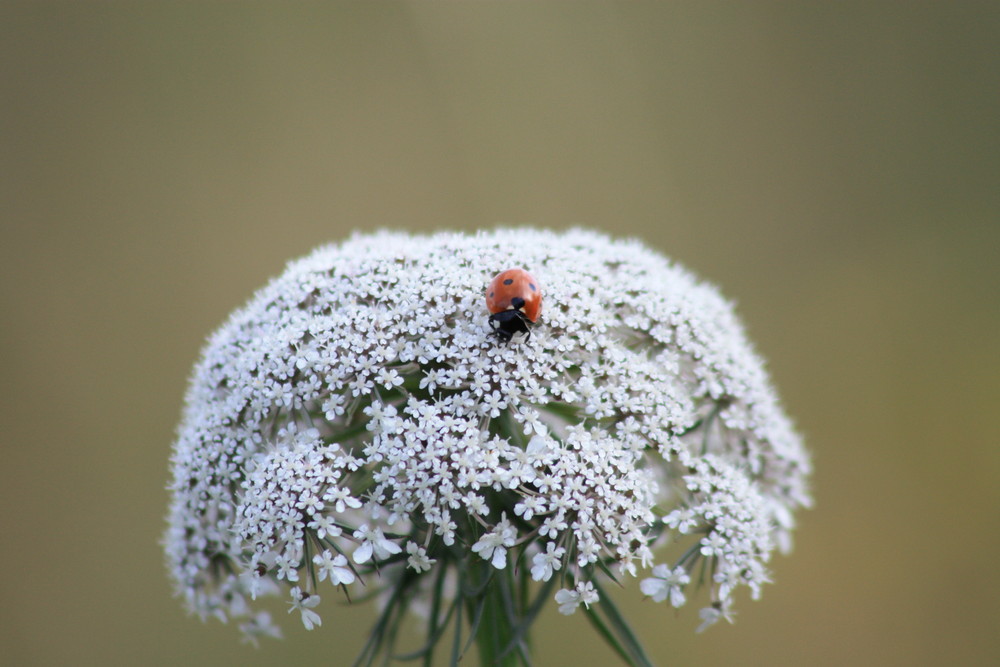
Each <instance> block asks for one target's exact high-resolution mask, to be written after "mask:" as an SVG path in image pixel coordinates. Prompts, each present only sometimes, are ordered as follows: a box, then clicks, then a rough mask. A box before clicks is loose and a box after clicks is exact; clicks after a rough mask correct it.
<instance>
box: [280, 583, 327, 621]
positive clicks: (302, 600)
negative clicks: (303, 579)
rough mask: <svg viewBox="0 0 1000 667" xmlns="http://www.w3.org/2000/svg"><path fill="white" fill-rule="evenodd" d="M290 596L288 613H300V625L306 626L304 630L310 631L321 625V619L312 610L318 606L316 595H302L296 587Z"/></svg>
mask: <svg viewBox="0 0 1000 667" xmlns="http://www.w3.org/2000/svg"><path fill="white" fill-rule="evenodd" d="M291 596H292V601H291V602H290V603H289V604H290V605H291V606H292V608H291V609H289V610H288V613H289V614H291V613H292V612H293V611H300V612H302V625H304V626H306V630H312V629H313V628H314V627H317V626H320V625H323V619H322V618H320V616H319V614H317V613H316V612H314V611H313V610H312V608H313V607H315V606H316V605H318V604H319V596H318V595H315V594H310V593H303V592H302V591H301V590H299V587H298V586H296V587H295V588H293V589H292V590H291Z"/></svg>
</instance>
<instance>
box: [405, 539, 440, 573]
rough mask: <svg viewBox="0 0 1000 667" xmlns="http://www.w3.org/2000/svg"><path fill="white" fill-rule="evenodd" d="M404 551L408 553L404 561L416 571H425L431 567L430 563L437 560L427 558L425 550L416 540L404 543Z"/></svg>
mask: <svg viewBox="0 0 1000 667" xmlns="http://www.w3.org/2000/svg"><path fill="white" fill-rule="evenodd" d="M406 553H408V554H410V556H409V558H407V559H406V562H407V563H408V564H409V566H410V567H411V568H413V569H414V570H416V571H417V572H426V571H427V570H429V569H431V565H433V564H434V563H436V562H437V561H436V560H435V559H433V558H428V557H427V550H426V549H424V548H423V547H422V546H420V545H419V544H417V543H416V542H407V543H406Z"/></svg>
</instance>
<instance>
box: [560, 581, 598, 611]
mask: <svg viewBox="0 0 1000 667" xmlns="http://www.w3.org/2000/svg"><path fill="white" fill-rule="evenodd" d="M555 600H556V603H557V604H558V605H559V613H560V614H564V615H566V616H569V615H570V614H572V613H573V612H575V611H576V608H577V607H579V606H580V604H583V605H584V606H586V607H588V608H589V607H590V605H592V604H593V603H595V602H597V601H598V600H600V596H598V594H597V591H596V590H594V585H593V584H592V583H590V582H589V581H581V582H579V583H578V584H577V585H576V588H575V589H573V590H568V589H565V588H562V589H560V590H558V591H556V596H555Z"/></svg>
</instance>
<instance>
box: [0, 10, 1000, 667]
mask: <svg viewBox="0 0 1000 667" xmlns="http://www.w3.org/2000/svg"><path fill="white" fill-rule="evenodd" d="M998 43H1000V4H998V3H996V2H981V3H973V2H969V3H943V2H942V3H931V2H928V3H903V2H881V3H880V2H846V3H806V2H781V3H770V2H757V3H735V2H734V3H702V2H685V3H657V4H647V3H621V4H590V3H585V2H579V3H568V2H567V3H548V4H541V3H532V4H520V3H509V2H503V3H498V4H491V3H486V2H469V3H464V4H389V3H356V4H353V3H352V4H346V5H339V4H331V3H318V4H294V5H293V4H288V5H281V6H279V5H278V4H277V3H275V4H274V5H267V4H236V3H177V4H173V3H171V4H169V5H168V4H167V3H160V4H153V3H134V4H125V3H121V4H111V3H100V4H98V3H73V2H66V3H62V4H47V3H38V2H32V3H25V4H18V3H11V2H5V3H3V5H2V8H0V86H2V88H0V100H2V101H0V123H2V128H0V129H2V134H0V140H2V145H0V170H2V172H0V206H2V218H0V220H2V237H0V309H2V313H3V315H2V317H3V320H2V327H0V345H2V357H0V369H2V370H0V372H2V376H0V380H2V381H0V392H2V394H0V418H2V424H3V428H2V433H3V452H4V456H3V464H2V467H0V476H2V478H0V502H2V505H0V506H2V507H3V512H2V514H3V519H2V535H3V537H2V552H0V558H2V563H0V564H2V567H3V573H4V574H3V577H2V579H0V646H2V647H3V648H2V655H0V662H4V663H5V664H11V665H71V664H72V665H107V664H118V665H126V664H152V665H156V664H160V665H174V664H182V663H183V664H233V665H235V664H241V665H255V664H261V665H264V664H305V662H306V661H307V660H314V661H317V662H319V663H322V664H334V665H339V664H345V663H347V661H348V660H349V659H350V658H353V657H354V655H355V654H356V652H357V650H358V649H359V648H360V647H361V645H362V641H363V633H364V632H365V630H366V629H367V627H368V624H369V623H370V622H371V620H372V618H373V614H374V612H373V610H372V608H371V607H370V606H365V607H359V608H357V609H347V608H343V609H340V610H337V609H334V608H333V607H332V606H331V608H329V609H327V610H326V612H325V614H324V621H325V623H324V626H323V627H322V628H321V629H320V630H317V631H314V632H312V633H306V632H305V631H304V630H303V629H302V628H301V627H296V624H297V620H296V619H285V620H290V621H292V622H291V623H289V624H288V627H289V628H291V631H289V632H287V633H286V634H287V639H286V640H284V641H281V642H271V643H267V644H265V645H264V646H263V647H262V648H261V649H260V650H253V649H252V648H249V647H247V646H245V645H241V644H240V643H239V642H238V633H237V632H236V630H235V629H234V628H233V627H229V626H221V625H220V624H218V623H217V622H212V623H209V624H202V623H200V622H199V621H198V620H196V619H193V618H189V617H186V616H185V614H184V612H183V611H182V608H181V605H180V603H179V601H178V600H175V599H173V598H172V597H171V587H170V584H169V582H168V579H167V576H166V573H165V569H164V565H163V559H162V555H161V551H160V547H159V544H158V541H159V539H160V535H161V532H162V530H163V528H164V519H163V517H164V515H165V511H166V504H167V493H166V491H165V490H164V487H165V485H166V484H167V481H168V462H167V459H168V456H169V452H170V446H171V440H172V437H173V430H174V427H175V425H176V423H177V420H178V418H179V414H180V409H181V404H182V399H183V394H184V390H185V386H186V379H187V375H188V372H189V370H190V368H191V366H192V364H193V363H194V361H195V360H196V358H197V355H198V352H199V349H200V347H201V345H202V342H203V341H204V339H205V337H206V336H207V335H208V334H209V333H210V332H211V331H212V330H213V329H214V328H215V327H216V326H218V325H219V324H220V323H221V322H222V321H223V319H224V318H225V317H226V315H227V314H228V313H229V312H230V311H231V310H233V309H234V308H236V307H237V306H239V305H241V304H242V303H243V302H244V301H245V300H246V299H247V298H248V297H249V296H250V295H251V294H252V293H253V291H254V290H256V289H257V288H259V287H261V286H263V284H264V283H265V282H266V281H267V280H268V279H269V278H270V277H272V276H274V275H276V274H278V273H279V272H281V270H282V268H283V266H284V264H285V262H286V261H287V260H289V259H292V258H294V257H297V256H300V255H302V254H304V253H306V252H308V251H309V250H310V249H312V248H313V247H315V246H316V245H318V244H321V243H324V242H329V241H336V240H339V239H342V238H344V237H345V236H346V235H348V234H349V233H351V232H352V231H354V230H370V229H375V228H379V227H391V228H400V229H407V230H413V231H424V230H428V231H429V230H437V229H442V228H448V229H463V230H475V229H481V228H486V227H491V226H494V225H497V224H532V225H536V226H543V227H553V228H564V227H567V226H571V225H580V226H585V227H593V228H598V229H603V230H606V231H608V232H611V233H613V234H615V235H620V236H636V237H639V238H642V239H644V240H645V241H646V242H647V243H649V244H650V245H652V246H653V247H655V248H658V249H659V250H661V251H662V252H664V253H666V254H668V255H669V256H671V257H673V258H675V259H676V260H678V261H680V262H681V263H683V264H685V265H686V266H688V267H689V268H691V269H692V270H694V271H695V272H697V273H698V274H700V275H701V276H702V277H704V278H706V279H708V280H710V281H712V282H714V283H716V284H717V285H719V286H720V287H721V288H722V290H723V292H724V293H725V294H726V295H727V296H729V297H730V298H732V299H734V300H735V301H736V302H737V303H738V307H739V311H740V313H741V314H742V316H743V318H744V321H745V322H746V324H747V326H748V328H749V332H750V335H751V338H752V339H753V340H754V341H755V343H756V344H757V346H758V349H759V351H760V353H761V354H762V355H763V356H764V357H765V358H767V359H768V360H769V368H770V370H771V372H772V374H773V378H774V381H775V383H776V384H777V386H778V389H779V392H780V393H781V395H782V396H783V398H784V401H785V404H786V406H787V409H788V411H789V412H790V414H791V415H792V416H793V417H794V418H795V420H796V422H797V424H798V425H799V427H800V429H801V430H802V432H803V433H804V434H805V435H806V437H807V439H808V442H809V445H810V448H811V449H812V451H813V452H814V455H815V464H816V475H815V495H816V499H817V506H816V509H815V510H813V511H810V512H806V513H803V514H801V515H800V517H799V518H800V520H801V527H800V529H799V531H798V532H797V534H796V538H797V543H796V549H795V552H794V553H793V554H792V555H791V556H790V557H787V558H785V557H778V558H776V559H775V560H774V561H773V563H772V565H773V570H774V579H775V582H776V583H775V584H774V585H771V586H769V587H767V588H766V589H765V592H764V597H763V599H762V600H761V601H759V602H751V601H749V600H747V599H745V598H744V599H741V600H740V601H739V604H738V607H737V611H738V613H739V615H738V618H737V622H736V624H735V625H733V626H724V627H716V628H713V629H712V630H710V631H709V632H707V633H706V634H704V635H695V634H694V633H693V628H694V627H695V626H696V625H697V623H698V620H697V606H696V605H691V606H688V607H686V608H685V609H683V610H682V611H681V612H680V613H676V612H674V611H673V610H672V609H669V608H667V607H665V606H663V605H654V604H653V603H648V602H642V601H641V600H640V595H639V594H638V586H637V585H635V582H633V585H632V586H631V588H630V590H629V591H627V592H625V593H624V595H623V596H622V597H621V599H622V600H623V601H624V602H623V603H624V604H625V606H626V607H627V609H628V612H629V614H630V615H631V616H632V617H633V618H634V619H635V623H636V625H637V627H638V630H639V632H640V635H641V636H642V637H644V638H645V640H646V642H647V644H648V646H649V650H650V653H651V654H652V655H653V657H654V658H655V659H656V661H657V662H658V663H659V664H663V665H684V664H754V665H805V664H809V665H845V664H855V665H856V664H866V665H869V664H870V665H938V664H961V665H974V664H980V665H987V664H989V665H994V664H998V661H1000V643H998V640H997V631H998V630H1000V612H998V611H997V599H998V595H1000V575H998V568H997V566H996V560H997V557H998V556H997V554H998V553H1000V483H998V480H1000V453H998V444H1000V437H998V436H1000V429H998V426H997V414H998V408H997V406H998V404H1000V307H998V298H997V297H998V287H1000V270H998V263H1000V262H998V259H1000V257H998V255H1000V253H998V250H1000V130H998V118H1000V85H998V78H997V76H998V72H1000V58H998V56H997V54H998V49H997V44H998ZM515 251H516V249H515ZM324 606H325V605H324ZM279 613H281V612H280V611H279ZM536 641H537V643H538V651H537V658H538V664H539V665H543V666H545V665H570V664H616V663H615V660H614V657H613V654H612V653H611V652H610V651H609V650H608V649H607V648H605V647H604V645H603V644H602V642H601V641H600V640H599V639H598V638H597V637H596V635H595V634H594V633H593V632H592V631H591V630H590V628H589V626H588V625H587V624H586V622H585V620H584V619H583V618H582V616H580V615H576V616H573V617H569V618H564V617H561V616H559V614H558V613H556V612H555V609H554V605H553V606H552V607H550V608H549V609H548V612H547V613H546V614H545V616H544V617H543V619H542V621H541V626H540V627H539V628H538V632H537V634H536Z"/></svg>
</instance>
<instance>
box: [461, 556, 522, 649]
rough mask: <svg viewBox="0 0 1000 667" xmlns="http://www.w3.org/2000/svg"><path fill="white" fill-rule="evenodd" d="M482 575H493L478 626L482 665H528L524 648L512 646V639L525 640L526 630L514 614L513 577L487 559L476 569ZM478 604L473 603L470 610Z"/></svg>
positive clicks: (483, 591) (478, 642)
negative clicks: (519, 626) (497, 569)
mask: <svg viewBox="0 0 1000 667" xmlns="http://www.w3.org/2000/svg"><path fill="white" fill-rule="evenodd" d="M472 569H473V571H475V572H476V573H477V574H479V575H480V576H482V577H484V578H485V577H490V580H489V582H488V583H487V584H486V586H485V588H484V589H483V590H482V591H481V592H480V596H482V597H481V598H480V600H477V601H476V602H477V603H478V602H480V601H481V603H482V605H483V606H482V617H481V618H480V620H479V624H478V627H477V628H476V629H475V633H476V634H475V637H476V639H475V642H476V647H477V648H478V649H479V664H480V665H482V667H517V666H518V665H523V664H526V662H527V661H526V660H525V658H526V656H525V655H524V654H523V653H522V650H523V647H524V644H522V646H521V649H522V650H518V648H516V647H515V648H514V649H513V650H510V649H511V643H512V642H524V640H525V637H524V636H523V635H522V632H523V629H522V628H518V627H517V625H518V623H519V619H518V618H516V616H515V614H512V613H511V612H512V606H511V602H512V600H511V596H512V595H514V594H515V591H514V590H512V587H511V585H510V584H511V577H509V576H507V574H508V573H506V572H502V571H493V572H490V570H493V566H492V565H490V564H489V563H486V562H483V563H482V564H481V565H480V566H478V567H475V568H472ZM476 606H477V605H476V604H473V605H470V612H471V611H473V610H474V608H475V607H476Z"/></svg>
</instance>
